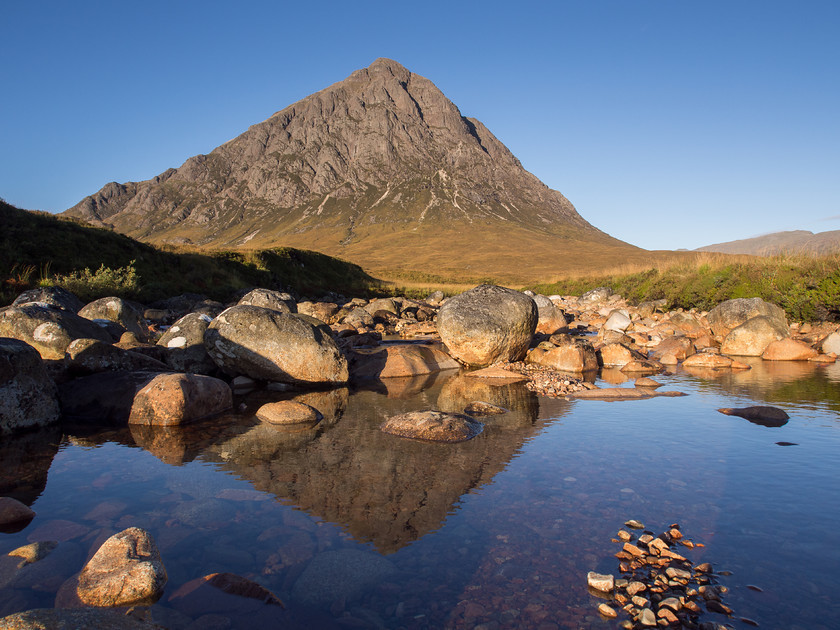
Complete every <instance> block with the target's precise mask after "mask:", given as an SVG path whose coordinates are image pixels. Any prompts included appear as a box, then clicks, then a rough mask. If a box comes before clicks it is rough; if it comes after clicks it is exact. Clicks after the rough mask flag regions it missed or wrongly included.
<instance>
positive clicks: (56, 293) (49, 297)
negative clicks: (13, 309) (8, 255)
mask: <svg viewBox="0 0 840 630" xmlns="http://www.w3.org/2000/svg"><path fill="white" fill-rule="evenodd" d="M31 302H40V303H42V304H47V305H48V306H53V307H55V308H59V309H61V310H62V311H68V312H70V313H78V312H79V311H80V310H81V309H82V307H83V306H84V303H82V301H81V300H80V299H79V298H77V297H76V296H75V295H73V294H72V293H70V291H68V290H67V289H65V288H63V287H38V288H37V289H29V290H28V291H24V292H23V293H21V294H20V295H19V296H17V298H15V301H14V302H12V306H20V305H22V304H29V303H31Z"/></svg>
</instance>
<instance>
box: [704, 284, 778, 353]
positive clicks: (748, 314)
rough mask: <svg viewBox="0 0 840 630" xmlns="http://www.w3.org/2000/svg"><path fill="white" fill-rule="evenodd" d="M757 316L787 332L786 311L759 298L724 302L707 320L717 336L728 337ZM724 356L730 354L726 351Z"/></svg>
mask: <svg viewBox="0 0 840 630" xmlns="http://www.w3.org/2000/svg"><path fill="white" fill-rule="evenodd" d="M757 316H763V317H766V318H767V319H768V320H769V321H770V322H771V323H772V325H773V327H774V328H776V329H780V330H785V331H787V317H786V316H785V312H784V310H783V309H782V308H780V307H778V306H776V305H775V304H770V303H769V302H765V301H764V300H762V299H761V298H757V297H755V298H736V299H734V300H727V301H725V302H722V303H721V304H718V305H717V306H716V307H715V308H713V309H712V310H710V311H709V313H708V315H707V316H706V318H707V319H708V321H709V326H711V328H712V332H714V334H715V335H718V336H719V337H726V336H727V335H728V334H729V333H730V332H731V331H732V330H734V329H735V328H737V327H739V326H741V325H742V324H744V323H745V322H747V321H748V320H750V319H752V318H753V317H757ZM785 336H787V335H785ZM724 354H729V353H727V352H726V351H724ZM732 354H735V353H732ZM759 354H760V353H759ZM755 356H758V355H755Z"/></svg>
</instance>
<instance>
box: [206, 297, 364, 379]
mask: <svg viewBox="0 0 840 630" xmlns="http://www.w3.org/2000/svg"><path fill="white" fill-rule="evenodd" d="M325 330H326V332H325ZM204 345H205V347H206V348H207V352H208V354H209V355H210V357H211V358H212V359H213V361H215V362H216V365H218V366H219V367H220V368H221V369H222V370H224V371H225V372H228V373H229V374H234V375H238V374H242V375H245V376H250V377H251V378H256V379H260V380H267V381H280V382H284V383H301V384H315V383H344V382H347V379H348V371H347V360H346V359H345V358H344V357H343V356H342V354H341V352H339V349H338V347H337V346H336V345H335V342H334V341H333V340H332V338H331V337H330V336H329V328H327V327H326V325H324V326H323V327H321V326H316V325H313V324H312V320H311V319H310V318H306V317H302V316H299V315H295V314H290V313H279V312H277V311H273V310H271V309H266V308H262V307H259V306H232V307H230V308H228V309H226V310H224V311H222V312H221V313H220V314H219V316H218V317H217V318H216V319H214V320H213V322H212V323H211V324H210V326H209V327H208V328H207V331H206V333H205V335H204Z"/></svg>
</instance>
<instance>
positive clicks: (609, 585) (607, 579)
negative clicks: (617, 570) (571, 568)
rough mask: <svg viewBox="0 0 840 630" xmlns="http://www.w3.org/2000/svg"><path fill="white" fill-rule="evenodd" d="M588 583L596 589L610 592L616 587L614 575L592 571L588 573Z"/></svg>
mask: <svg viewBox="0 0 840 630" xmlns="http://www.w3.org/2000/svg"><path fill="white" fill-rule="evenodd" d="M586 583H587V584H588V585H589V586H591V587H592V588H594V589H595V590H596V591H602V592H604V593H610V592H612V591H613V589H614V588H615V578H614V577H613V576H612V575H602V574H601V573H595V572H594V571H590V572H589V573H587V574H586Z"/></svg>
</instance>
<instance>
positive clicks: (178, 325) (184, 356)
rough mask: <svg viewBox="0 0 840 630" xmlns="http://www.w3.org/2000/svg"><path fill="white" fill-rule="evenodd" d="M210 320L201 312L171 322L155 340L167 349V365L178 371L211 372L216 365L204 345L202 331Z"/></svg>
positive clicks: (205, 329) (204, 330)
mask: <svg viewBox="0 0 840 630" xmlns="http://www.w3.org/2000/svg"><path fill="white" fill-rule="evenodd" d="M212 321H213V319H212V318H211V317H209V316H208V315H204V314H203V313H189V314H187V315H184V316H183V317H182V318H181V319H179V320H178V321H176V322H175V323H174V324H172V326H170V327H169V330H167V331H166V332H165V333H163V335H162V336H161V338H160V339H158V342H157V345H159V346H162V347H164V348H166V349H167V350H168V353H167V357H166V363H167V365H169V366H170V367H171V368H172V369H174V370H177V371H178V372H192V373H194V374H212V373H213V372H214V371H215V370H216V369H217V367H216V364H215V363H214V362H213V359H211V358H210V355H209V354H207V348H205V347H204V333H205V332H206V331H207V327H208V326H209V325H210V322H212Z"/></svg>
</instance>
